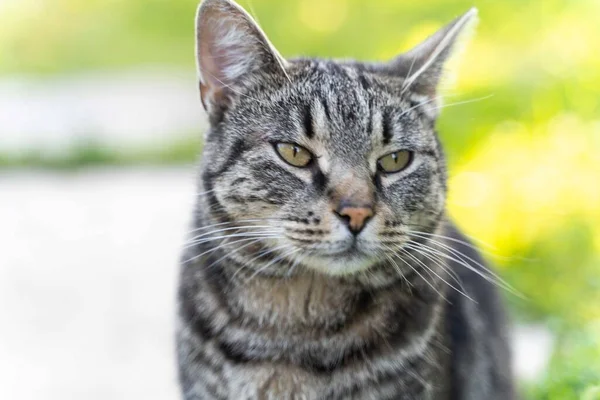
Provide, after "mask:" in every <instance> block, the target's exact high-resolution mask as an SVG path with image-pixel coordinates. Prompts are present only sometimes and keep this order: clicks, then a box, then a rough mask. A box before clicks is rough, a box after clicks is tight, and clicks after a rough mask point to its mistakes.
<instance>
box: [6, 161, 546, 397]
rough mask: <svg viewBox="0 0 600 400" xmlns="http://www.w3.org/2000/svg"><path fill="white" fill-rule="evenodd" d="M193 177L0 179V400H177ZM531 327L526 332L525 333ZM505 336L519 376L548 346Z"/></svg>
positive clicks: (535, 366)
mask: <svg viewBox="0 0 600 400" xmlns="http://www.w3.org/2000/svg"><path fill="white" fill-rule="evenodd" d="M194 182H195V178H194V168H192V167H190V168H186V169H128V170H91V171H83V172H71V173H63V174H59V173H43V172H5V173H0V399H10V400H33V399H36V400H39V399H44V400H76V399H77V400H81V399H86V400H95V399H98V400H113V399H114V400H120V399H145V400H153V399H156V400H158V399H161V400H167V399H177V398H178V394H177V384H176V368H175V360H174V352H173V322H174V316H173V315H174V309H175V305H174V300H175V288H176V273H177V260H178V256H179V250H180V248H181V246H182V243H183V240H184V236H185V232H186V231H187V230H188V221H189V218H190V211H191V207H192V203H193V197H194V192H195V187H194ZM536 329H537V330H536ZM536 329H533V330H532V329H529V328H527V327H521V328H518V329H517V330H515V332H514V338H515V339H514V340H515V345H516V350H517V351H518V353H519V354H518V356H517V358H516V359H515V362H516V370H517V371H518V372H519V374H520V376H521V377H524V378H527V379H533V378H537V377H539V376H540V375H541V374H542V373H543V370H544V369H545V364H546V363H547V360H548V355H549V354H550V351H551V343H546V344H544V343H543V342H544V341H546V339H547V333H545V332H543V329H541V330H540V329H539V328H536Z"/></svg>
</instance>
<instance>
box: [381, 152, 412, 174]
mask: <svg viewBox="0 0 600 400" xmlns="http://www.w3.org/2000/svg"><path fill="white" fill-rule="evenodd" d="M411 160H412V153H411V152H410V151H407V150H399V151H394V152H393V153H390V154H386V155H385V156H383V157H381V158H380V159H379V160H377V167H378V168H379V170H381V171H383V172H386V173H388V174H391V173H394V172H400V171H402V170H403V169H404V168H406V167H408V164H410V162H411Z"/></svg>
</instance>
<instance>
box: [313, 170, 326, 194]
mask: <svg viewBox="0 0 600 400" xmlns="http://www.w3.org/2000/svg"><path fill="white" fill-rule="evenodd" d="M327 182H328V179H327V177H326V176H325V174H323V172H321V170H320V169H319V168H318V167H315V169H314V170H313V186H314V187H315V190H316V191H317V192H318V193H323V192H324V191H325V187H326V186H327Z"/></svg>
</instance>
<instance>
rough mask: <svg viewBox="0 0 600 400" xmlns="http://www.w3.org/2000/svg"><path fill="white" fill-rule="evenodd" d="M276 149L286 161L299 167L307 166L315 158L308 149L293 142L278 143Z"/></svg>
mask: <svg viewBox="0 0 600 400" xmlns="http://www.w3.org/2000/svg"><path fill="white" fill-rule="evenodd" d="M275 150H277V153H278V154H279V156H280V157H281V158H283V160H284V161H285V162H287V163H288V164H290V165H293V166H294V167H298V168H304V167H306V166H307V165H308V164H310V162H311V161H312V159H313V156H312V154H310V152H309V151H308V150H306V149H305V148H304V147H300V146H298V145H297V144H293V143H277V144H275Z"/></svg>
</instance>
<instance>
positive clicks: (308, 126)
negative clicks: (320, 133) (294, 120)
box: [302, 105, 315, 138]
mask: <svg viewBox="0 0 600 400" xmlns="http://www.w3.org/2000/svg"><path fill="white" fill-rule="evenodd" d="M302 112H303V114H302V122H303V124H304V133H305V134H306V136H307V137H308V138H313V137H314V136H315V129H314V125H313V117H312V111H311V107H310V105H306V106H305V107H304V110H303V111H302Z"/></svg>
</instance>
